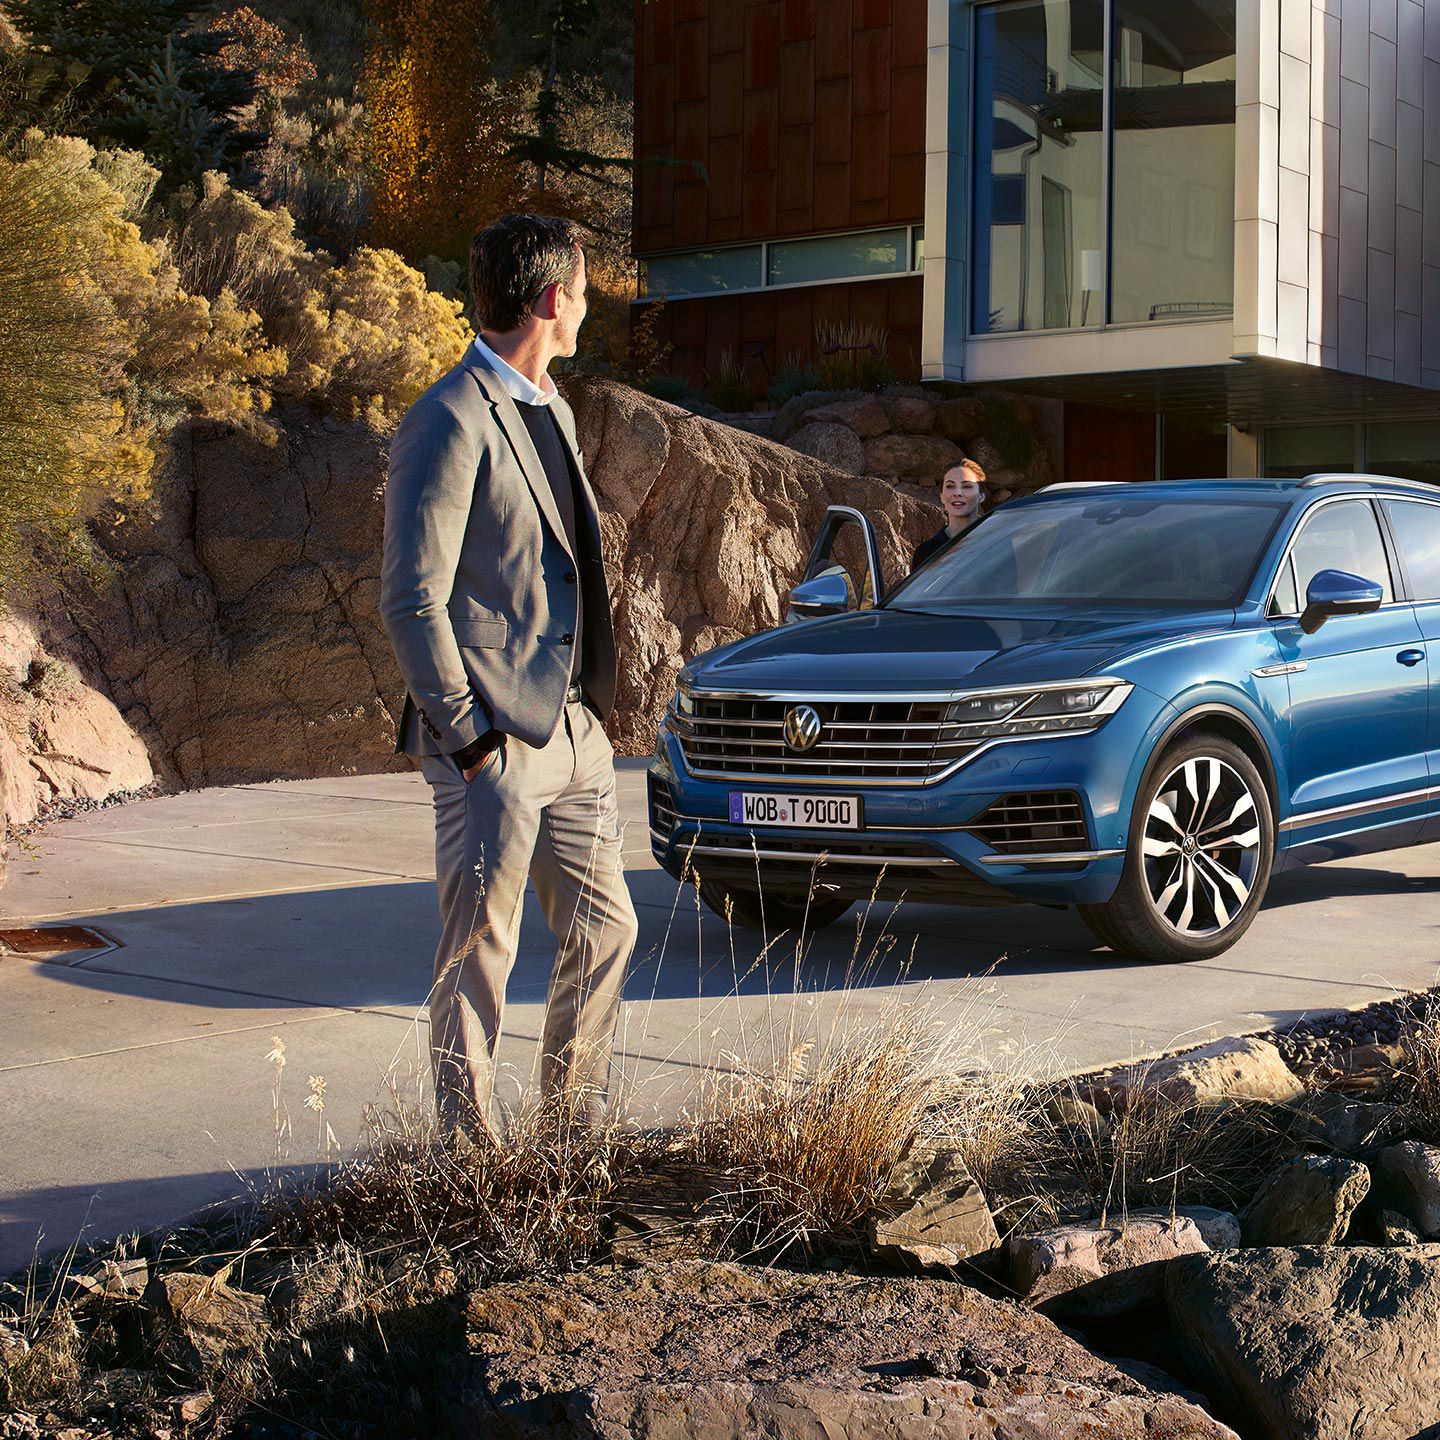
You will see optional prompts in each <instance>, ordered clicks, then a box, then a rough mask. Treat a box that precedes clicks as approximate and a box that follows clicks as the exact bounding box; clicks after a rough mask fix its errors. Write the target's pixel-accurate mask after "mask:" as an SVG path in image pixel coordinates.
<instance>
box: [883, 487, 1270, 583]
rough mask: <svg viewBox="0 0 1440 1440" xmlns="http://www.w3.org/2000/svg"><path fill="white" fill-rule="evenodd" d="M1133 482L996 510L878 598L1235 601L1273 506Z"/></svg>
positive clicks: (1255, 557)
mask: <svg viewBox="0 0 1440 1440" xmlns="http://www.w3.org/2000/svg"><path fill="white" fill-rule="evenodd" d="M1136 491H1137V493H1136V494H1134V495H1116V494H1110V495H1105V496H1090V497H1086V498H1083V499H1082V498H1079V497H1075V498H1071V497H1068V496H1066V497H1060V496H1056V497H1055V498H1054V499H1048V498H1047V499H1046V500H1045V501H1043V502H1041V503H1039V504H1029V505H1027V504H1024V503H1023V502H1022V503H1021V504H1019V505H1016V506H1015V507H1013V508H1011V507H1009V506H1006V507H1004V508H1002V509H1000V510H997V511H996V512H995V513H994V514H993V515H991V516H989V517H988V518H987V519H985V520H983V521H981V523H980V524H978V525H976V526H975V527H974V529H973V530H971V531H969V532H968V533H967V534H965V535H963V536H961V538H960V539H959V540H957V541H956V542H955V543H954V544H953V545H952V546H951V547H950V548H949V549H948V550H947V551H946V552H945V553H944V554H943V555H941V556H940V557H939V558H938V559H936V560H933V561H932V562H931V563H930V564H929V565H926V566H925V567H924V568H923V569H921V570H919V571H917V572H916V574H915V575H914V576H912V577H911V579H910V580H909V581H907V582H906V583H905V584H904V585H902V586H900V587H899V589H898V590H897V591H896V593H895V594H894V595H893V596H892V597H891V599H890V601H887V603H891V602H892V601H893V603H894V604H896V605H897V606H898V607H899V608H901V609H912V610H931V609H935V610H952V609H956V608H966V607H969V606H972V605H974V604H977V603H988V602H994V601H1014V600H1033V601H1042V602H1051V603H1070V604H1085V603H1089V604H1106V605H1173V606H1182V607H1183V606H1212V605H1233V604H1235V603H1236V601H1237V599H1238V598H1239V596H1241V595H1243V594H1244V592H1245V588H1246V586H1247V585H1248V584H1249V582H1250V579H1251V578H1252V577H1253V575H1254V573H1255V567H1256V565H1257V564H1258V563H1259V557H1260V555H1261V553H1262V552H1263V550H1264V547H1265V545H1266V544H1267V543H1268V541H1269V539H1270V536H1271V535H1272V534H1273V533H1274V530H1275V525H1276V523H1277V521H1278V518H1279V513H1280V512H1279V509H1278V507H1276V506H1274V505H1271V504H1268V503H1264V502H1259V503H1257V502H1248V501H1241V500H1232V499H1229V498H1225V499H1214V500H1211V499H1196V500H1191V499H1189V498H1185V499H1180V498H1177V497H1173V496H1168V495H1167V496H1164V497H1163V498H1161V497H1160V496H1158V495H1156V494H1155V493H1154V492H1153V491H1146V490H1145V489H1144V487H1138V486H1137V487H1136Z"/></svg>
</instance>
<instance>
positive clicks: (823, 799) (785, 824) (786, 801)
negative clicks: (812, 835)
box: [730, 790, 861, 830]
mask: <svg viewBox="0 0 1440 1440" xmlns="http://www.w3.org/2000/svg"><path fill="white" fill-rule="evenodd" d="M730 823H731V824H732V825H773V826H777V827H779V828H782V829H799V830H859V829H860V828H861V820H860V797H859V796H858V795H776V794H774V793H770V794H757V793H755V792H754V791H751V790H732V791H731V792H730Z"/></svg>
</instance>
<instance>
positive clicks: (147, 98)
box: [0, 0, 633, 593]
mask: <svg viewBox="0 0 1440 1440" xmlns="http://www.w3.org/2000/svg"><path fill="white" fill-rule="evenodd" d="M630 24H631V20H630V12H629V9H628V7H622V6H620V5H618V4H617V3H615V0H603V3H595V0H578V3H577V0H551V3H550V4H548V5H541V6H539V7H536V6H535V5H533V4H529V5H520V4H518V3H515V0H490V3H487V0H368V3H365V4H361V3H359V0H336V3H322V0H258V3H256V4H253V5H234V4H224V5H217V4H209V5H195V4H193V3H190V0H5V3H4V5H3V7H0V593H3V591H4V589H7V588H8V589H10V590H12V591H13V589H14V588H15V587H16V586H17V584H18V583H19V580H20V577H21V576H22V575H24V576H28V575H30V574H32V573H33V572H34V570H35V567H34V566H33V565H32V564H31V563H29V560H28V557H29V556H31V555H32V554H34V553H35V552H36V551H37V550H38V552H39V553H40V555H41V557H42V561H43V564H45V565H51V564H55V563H62V562H65V561H69V560H76V559H82V558H83V557H85V556H86V555H87V554H88V553H90V550H91V547H90V546H89V544H88V540H87V537H88V535H89V533H90V532H89V529H88V526H89V524H90V523H91V522H93V521H94V520H95V519H96V518H97V517H99V518H103V517H105V516H106V515H113V514H116V513H121V512H124V511H126V510H128V509H133V508H134V507H135V506H137V505H139V504H143V503H144V502H145V501H146V499H147V497H148V495H149V494H150V490H151V477H152V475H153V473H154V470H155V466H156V464H157V461H158V459H159V458H160V457H161V455H162V454H163V453H164V448H165V441H166V437H167V435H168V434H169V432H170V430H171V429H172V428H173V427H174V425H175V424H176V423H178V421H179V420H181V419H182V418H185V417H187V416H190V417H198V418H201V419H206V420H212V421H215V422H219V423H223V424H226V425H231V426H237V427H241V428H243V429H245V430H247V431H249V432H251V433H252V434H254V435H257V436H259V437H261V438H264V437H265V436H267V435H269V434H271V433H273V426H274V423H275V422H274V419H273V410H274V407H275V406H277V405H279V404H304V405H308V406H311V407H314V408H315V409H317V410H319V411H322V412H324V413H327V414H332V415H336V416H340V417H343V418H347V419H354V418H365V419H367V420H368V421H369V422H370V423H372V424H374V425H377V426H381V427H384V426H388V425H392V424H393V423H394V422H395V421H396V420H397V419H398V417H399V415H400V414H401V413H403V411H404V409H405V408H406V406H408V405H409V404H410V402H411V401H412V400H413V399H414V398H415V396H416V395H418V394H419V393H420V391H421V390H423V389H424V388H425V386H426V385H428V384H429V383H430V382H431V381H432V380H433V379H434V378H435V377H436V376H437V375H439V374H440V373H441V372H442V371H443V370H444V369H445V368H447V367H448V366H449V365H451V364H452V363H454V361H455V359H456V358H457V357H458V355H459V354H460V352H461V350H462V349H463V347H464V345H465V343H466V342H467V340H468V337H469V334H470V331H469V326H468V324H467V321H466V300H467V296H466V288H467V286H466V273H465V270H466V266H465V262H466V255H467V251H468V245H469V240H470V237H471V235H472V234H473V232H474V231H475V230H476V229H477V228H479V227H480V226H481V225H483V224H485V223H487V222H488V221H489V220H491V219H493V218H495V217H496V216H497V215H499V214H502V213H504V212H505V211H507V210H512V209H519V208H532V209H537V210H543V211H547V212H550V213H561V214H567V215H570V216H572V217H574V218H576V219H579V220H581V221H583V222H584V223H585V224H587V225H588V226H590V227H591V240H590V243H589V246H588V249H589V258H590V267H589V268H590V277H591V300H592V319H591V322H590V324H589V325H587V327H586V331H585V339H584V344H585V346H586V348H585V350H584V352H583V353H582V355H581V356H580V357H578V361H577V363H578V364H579V365H580V366H581V368H585V369H589V370H592V371H598V372H601V373H615V372H617V371H619V370H621V369H623V367H624V364H625V357H626V330H627V325H626V316H627V307H628V302H629V300H630V298H631V296H632V295H633V265H632V264H631V262H630V261H629V260H628V258H627V250H628V243H629V198H630V184H629V175H628V157H629V154H630V129H631V123H630V122H631V117H630V98H629V89H630V75H629V53H628V44H629V35H630Z"/></svg>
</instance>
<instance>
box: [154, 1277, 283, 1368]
mask: <svg viewBox="0 0 1440 1440" xmlns="http://www.w3.org/2000/svg"><path fill="white" fill-rule="evenodd" d="M148 1295H149V1299H150V1303H151V1305H152V1307H153V1308H154V1310H155V1312H156V1316H157V1319H158V1321H159V1328H160V1333H161V1346H162V1348H163V1349H165V1350H166V1351H168V1352H170V1353H172V1354H174V1355H176V1356H177V1358H179V1359H180V1360H181V1362H182V1363H183V1364H185V1365H186V1366H187V1367H188V1368H190V1369H192V1370H195V1371H202V1370H205V1369H208V1368H210V1367H211V1366H215V1365H218V1364H220V1363H221V1362H222V1361H224V1360H226V1359H227V1358H229V1357H231V1356H234V1355H237V1354H255V1353H256V1352H258V1351H259V1350H260V1349H261V1348H262V1347H263V1346H264V1344H265V1341H266V1340H267V1339H268V1338H269V1335H270V1317H269V1309H268V1307H267V1306H266V1304H265V1300H264V1297H263V1296H260V1295H251V1294H249V1293H247V1292H246V1291H244V1290H235V1289H232V1288H231V1287H230V1286H229V1285H227V1284H226V1283H225V1281H224V1280H222V1279H220V1278H219V1277H218V1276H214V1275H195V1274H191V1273H189V1272H180V1273H178V1274H174V1275H165V1276H162V1277H160V1278H159V1279H158V1280H156V1281H155V1282H154V1283H153V1284H152V1285H151V1286H150V1290H149V1292H148Z"/></svg>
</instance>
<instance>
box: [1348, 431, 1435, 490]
mask: <svg viewBox="0 0 1440 1440" xmlns="http://www.w3.org/2000/svg"><path fill="white" fill-rule="evenodd" d="M1365 468H1366V469H1367V470H1369V471H1372V472H1374V473H1375V474H1377V475H1394V476H1396V477H1397V478H1398V479H1401V480H1426V481H1428V482H1429V483H1430V484H1432V485H1440V423H1437V422H1436V421H1434V420H1396V421H1392V422H1390V423H1389V424H1386V425H1367V426H1366V427H1365Z"/></svg>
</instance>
